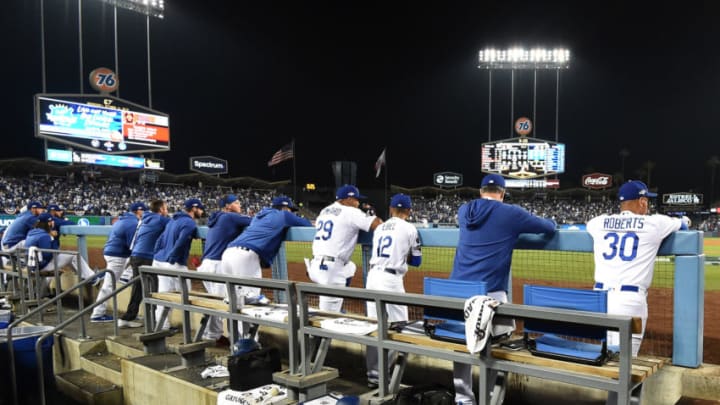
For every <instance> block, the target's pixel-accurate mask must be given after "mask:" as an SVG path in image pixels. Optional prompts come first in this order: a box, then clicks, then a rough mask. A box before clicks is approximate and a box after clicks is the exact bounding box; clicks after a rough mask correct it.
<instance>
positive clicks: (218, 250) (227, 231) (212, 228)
mask: <svg viewBox="0 0 720 405" xmlns="http://www.w3.org/2000/svg"><path fill="white" fill-rule="evenodd" d="M251 220H252V218H250V217H248V216H245V215H240V214H237V213H234V212H222V211H217V212H213V213H212V215H210V219H208V231H207V236H205V252H204V253H203V257H202V258H203V259H210V260H220V259H221V258H222V254H223V252H224V251H225V248H226V247H227V245H228V243H230V241H232V240H233V239H235V238H237V237H238V235H240V233H241V232H242V231H243V229H245V227H246V226H248V225H250V221H251Z"/></svg>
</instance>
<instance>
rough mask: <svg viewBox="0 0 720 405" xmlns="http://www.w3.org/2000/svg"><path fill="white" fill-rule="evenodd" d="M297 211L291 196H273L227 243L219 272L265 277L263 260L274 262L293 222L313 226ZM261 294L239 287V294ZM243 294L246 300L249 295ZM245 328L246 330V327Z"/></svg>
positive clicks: (251, 289) (254, 290)
mask: <svg viewBox="0 0 720 405" xmlns="http://www.w3.org/2000/svg"><path fill="white" fill-rule="evenodd" d="M293 211H297V208H295V205H294V204H293V202H292V200H291V199H290V198H289V197H285V196H278V197H275V198H273V200H272V207H270V208H263V210H262V211H260V212H259V213H258V214H257V215H256V216H255V217H253V219H252V221H251V222H250V226H248V227H247V228H245V231H243V233H241V234H240V236H238V237H237V238H235V240H233V241H232V242H230V243H229V244H228V247H227V249H225V252H224V253H223V255H222V261H221V263H220V272H221V273H222V274H227V275H233V276H236V277H243V278H262V267H261V264H260V263H261V261H263V262H265V263H268V264H272V262H273V259H274V258H275V256H276V255H277V252H278V250H279V249H280V244H281V243H282V242H283V241H284V240H285V233H286V231H287V229H288V228H290V227H292V226H312V224H311V223H310V221H308V220H307V219H305V218H300V217H298V216H297V215H295V214H294V213H293ZM259 295H260V289H259V288H249V287H243V288H240V287H238V288H237V290H236V296H237V297H238V301H239V302H241V301H240V299H241V298H240V297H241V296H242V297H247V298H249V299H253V298H256V297H258V296H259ZM247 298H244V299H245V301H247V300H248V299H247ZM243 330H246V329H245V328H244V327H243Z"/></svg>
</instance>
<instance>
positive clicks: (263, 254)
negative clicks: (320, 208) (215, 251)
mask: <svg viewBox="0 0 720 405" xmlns="http://www.w3.org/2000/svg"><path fill="white" fill-rule="evenodd" d="M291 226H312V224H311V223H310V221H308V220H307V219H305V218H300V217H299V216H297V215H295V214H293V213H292V212H289V211H282V210H277V209H275V208H263V210H262V211H260V213H259V214H257V215H256V216H255V217H254V218H253V219H252V222H250V226H248V227H247V228H245V231H244V232H243V233H241V234H240V236H238V237H237V238H235V240H233V241H232V242H230V243H229V244H228V247H236V246H242V247H246V248H248V249H250V250H252V251H253V252H255V253H257V255H258V256H260V258H261V259H262V260H263V261H265V262H267V263H269V264H272V261H273V259H274V258H275V255H277V252H278V250H279V249H280V244H281V243H282V241H283V240H285V231H286V230H287V228H289V227H291Z"/></svg>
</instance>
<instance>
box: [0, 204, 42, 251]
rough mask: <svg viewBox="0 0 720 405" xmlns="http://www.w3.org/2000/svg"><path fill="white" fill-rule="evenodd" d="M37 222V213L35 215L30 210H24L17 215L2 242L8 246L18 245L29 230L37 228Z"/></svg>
mask: <svg viewBox="0 0 720 405" xmlns="http://www.w3.org/2000/svg"><path fill="white" fill-rule="evenodd" d="M36 223H37V215H33V213H32V212H31V211H30V210H27V211H25V212H23V213H22V214H20V215H18V216H17V217H15V220H14V221H13V222H12V224H10V226H8V228H7V229H6V230H5V234H4V235H3V238H2V244H3V245H7V246H8V247H13V246H15V245H17V244H18V243H19V242H20V241H23V240H25V237H26V236H27V234H28V232H30V230H31V229H33V228H35V224H36Z"/></svg>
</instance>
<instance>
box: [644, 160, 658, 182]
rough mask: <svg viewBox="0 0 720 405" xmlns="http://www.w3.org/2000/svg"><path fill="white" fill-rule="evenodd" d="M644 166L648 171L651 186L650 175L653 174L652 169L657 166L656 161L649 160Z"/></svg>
mask: <svg viewBox="0 0 720 405" xmlns="http://www.w3.org/2000/svg"><path fill="white" fill-rule="evenodd" d="M643 168H644V169H645V170H646V171H647V186H648V188H650V176H652V171H653V169H654V168H655V162H653V161H652V160H648V161H647V162H645V163H643Z"/></svg>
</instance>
